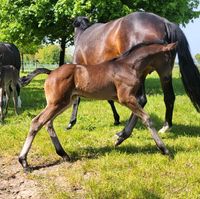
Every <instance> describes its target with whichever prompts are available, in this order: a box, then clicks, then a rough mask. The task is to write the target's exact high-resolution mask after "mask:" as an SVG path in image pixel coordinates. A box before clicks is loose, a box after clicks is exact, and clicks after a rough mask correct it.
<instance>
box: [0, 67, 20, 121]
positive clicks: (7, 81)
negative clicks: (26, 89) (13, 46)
mask: <svg viewBox="0 0 200 199" xmlns="http://www.w3.org/2000/svg"><path fill="white" fill-rule="evenodd" d="M17 84H19V71H18V70H17V69H16V68H15V67H14V66H13V65H6V66H1V67H0V117H1V118H0V119H1V121H3V120H4V118H5V116H6V114H7V111H8V103H9V100H10V96H11V94H12V95H13V102H14V108H15V113H16V115H18V111H17V100H18V99H17V90H16V88H17ZM4 93H5V94H6V106H5V107H6V108H5V110H6V111H5V113H3V95H4Z"/></svg>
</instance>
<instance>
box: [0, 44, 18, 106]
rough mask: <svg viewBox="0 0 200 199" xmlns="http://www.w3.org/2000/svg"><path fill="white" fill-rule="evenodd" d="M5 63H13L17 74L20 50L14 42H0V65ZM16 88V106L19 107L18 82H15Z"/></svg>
mask: <svg viewBox="0 0 200 199" xmlns="http://www.w3.org/2000/svg"><path fill="white" fill-rule="evenodd" d="M5 65H13V66H14V67H15V68H16V69H17V71H18V75H19V72H20V68H21V59H20V52H19V50H18V48H17V47H16V46H15V45H14V44H10V43H4V42H0V67H1V66H5ZM16 89H17V94H18V107H21V100H20V97H19V95H20V86H19V84H17V86H16Z"/></svg>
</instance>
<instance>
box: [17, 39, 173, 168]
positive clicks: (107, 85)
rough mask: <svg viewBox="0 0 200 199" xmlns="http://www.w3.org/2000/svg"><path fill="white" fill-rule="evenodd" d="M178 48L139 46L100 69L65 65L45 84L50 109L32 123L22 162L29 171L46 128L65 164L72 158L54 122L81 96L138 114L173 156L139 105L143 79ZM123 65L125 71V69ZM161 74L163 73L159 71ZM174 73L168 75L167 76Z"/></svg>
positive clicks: (150, 43)
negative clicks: (32, 154)
mask: <svg viewBox="0 0 200 199" xmlns="http://www.w3.org/2000/svg"><path fill="white" fill-rule="evenodd" d="M175 47H176V44H175V43H172V44H168V45H163V42H161V41H157V42H156V41H155V42H154V43H152V42H146V43H143V44H139V45H137V46H135V47H133V48H132V49H130V50H129V51H128V52H126V53H125V54H124V55H122V56H121V57H119V58H115V59H113V60H111V61H108V62H104V63H101V64H98V65H88V66H84V65H78V64H65V65H62V66H61V67H59V68H57V69H55V70H54V71H52V72H51V71H49V73H50V74H49V76H48V78H47V79H46V81H45V86H44V90H45V96H46V100H47V106H46V108H45V109H44V110H43V111H42V112H41V113H40V114H39V115H37V116H36V117H35V118H34V119H33V120H32V123H31V126H30V130H29V134H28V136H27V138H26V141H25V144H24V146H23V148H22V151H21V153H20V155H19V162H20V163H21V165H22V166H23V167H24V168H25V169H28V163H27V154H28V152H29V150H30V148H31V144H32V142H33V139H34V137H35V136H36V134H37V132H38V131H39V130H40V129H41V128H42V127H43V126H44V125H46V128H47V131H48V133H49V135H50V137H51V140H52V142H53V144H54V147H55V149H56V152H57V154H58V155H59V156H61V157H63V158H64V159H65V160H69V159H70V158H69V156H68V155H67V153H66V152H65V151H64V149H63V147H62V146H61V144H60V142H59V140H58V137H57V135H56V132H55V130H54V127H53V120H54V119H55V117H56V116H57V115H59V114H61V113H62V112H63V111H64V110H65V109H67V108H68V107H69V106H70V105H71V104H72V102H73V100H74V99H75V98H76V97H77V96H83V97H87V98H93V99H100V100H115V101H118V102H119V103H120V104H122V105H124V106H126V107H128V108H129V109H130V110H131V111H132V112H133V113H134V114H136V115H137V116H138V117H139V118H140V119H141V120H142V122H143V123H144V124H145V125H146V127H147V128H148V129H149V130H150V132H151V135H152V137H153V139H154V141H155V143H156V145H157V147H158V148H159V149H160V150H161V152H162V153H163V154H169V151H168V149H167V148H166V147H165V145H164V143H163V142H162V140H161V139H160V137H159V136H158V134H157V131H156V129H155V128H154V127H153V123H152V122H151V120H150V117H149V115H148V114H147V113H146V112H145V111H144V110H143V109H142V107H141V106H140V105H139V104H138V102H137V90H138V88H139V87H140V84H141V78H142V77H143V76H144V75H147V74H148V73H149V72H150V71H153V70H157V68H151V67H147V66H151V64H152V63H154V62H156V59H157V58H158V56H160V55H166V56H165V57H166V59H168V54H170V52H169V51H171V50H172V49H175ZM122 65H123V67H122ZM157 72H158V73H159V71H157ZM168 72H171V71H167V69H166V73H168Z"/></svg>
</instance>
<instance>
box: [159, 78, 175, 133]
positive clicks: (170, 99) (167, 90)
mask: <svg viewBox="0 0 200 199" xmlns="http://www.w3.org/2000/svg"><path fill="white" fill-rule="evenodd" d="M160 79H161V85H162V89H163V93H164V102H165V106H166V113H165V122H164V125H163V127H162V128H161V129H160V130H159V132H160V133H165V132H167V131H169V130H170V129H171V127H172V116H173V110H174V101H175V94H174V89H173V85H172V76H171V75H170V76H168V77H161V78H160Z"/></svg>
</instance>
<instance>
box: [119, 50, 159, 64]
mask: <svg viewBox="0 0 200 199" xmlns="http://www.w3.org/2000/svg"><path fill="white" fill-rule="evenodd" d="M159 53H161V50H160V48H158V47H157V48H156V47H154V48H152V47H151V46H143V47H140V48H138V49H136V50H133V51H132V52H130V53H129V54H128V55H125V56H122V58H120V59H119V61H120V62H123V63H126V64H128V65H131V66H132V67H134V66H135V65H136V64H138V63H140V64H148V63H149V62H151V61H152V60H153V59H154V57H156V56H157V55H158V54H159Z"/></svg>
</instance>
